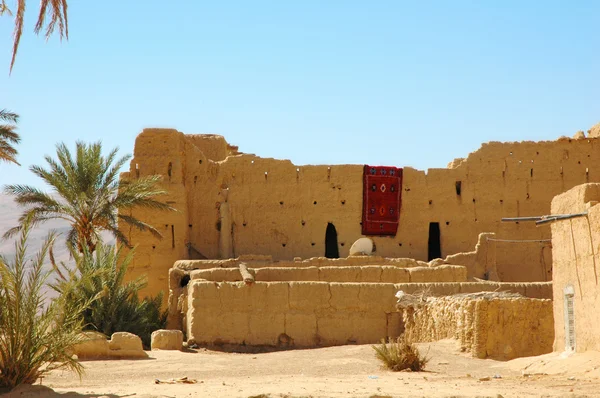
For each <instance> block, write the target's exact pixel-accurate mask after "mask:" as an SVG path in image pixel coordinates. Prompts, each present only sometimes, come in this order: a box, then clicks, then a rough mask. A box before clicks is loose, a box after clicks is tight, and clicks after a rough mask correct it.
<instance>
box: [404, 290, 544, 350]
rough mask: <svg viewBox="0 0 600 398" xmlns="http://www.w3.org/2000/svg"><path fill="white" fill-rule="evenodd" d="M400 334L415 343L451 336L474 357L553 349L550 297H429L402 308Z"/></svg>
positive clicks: (493, 295) (490, 295)
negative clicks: (401, 330) (547, 298)
mask: <svg viewBox="0 0 600 398" xmlns="http://www.w3.org/2000/svg"><path fill="white" fill-rule="evenodd" d="M403 322H404V327H405V333H406V335H407V337H408V338H409V339H411V340H412V341H415V342H427V341H436V340H441V339H446V338H455V339H457V340H458V341H459V342H460V344H461V349H462V350H463V351H470V352H471V354H472V355H473V356H474V357H477V358H493V359H499V360H509V359H513V358H517V357H525V356H534V355H541V354H546V353H549V352H551V351H552V344H553V341H554V318H553V314H552V300H541V299H531V298H523V297H512V298H503V297H498V296H497V294H495V293H492V294H489V295H485V294H484V295H480V296H479V297H475V298H474V297H471V296H464V295H462V296H449V297H441V298H428V299H427V301H426V303H425V304H424V305H422V306H418V307H416V308H415V307H409V308H406V309H405V310H404V313H403Z"/></svg>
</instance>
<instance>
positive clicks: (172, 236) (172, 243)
mask: <svg viewBox="0 0 600 398" xmlns="http://www.w3.org/2000/svg"><path fill="white" fill-rule="evenodd" d="M171 248H172V249H175V226H174V225H171Z"/></svg>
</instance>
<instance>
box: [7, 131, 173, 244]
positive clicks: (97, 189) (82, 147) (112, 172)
mask: <svg viewBox="0 0 600 398" xmlns="http://www.w3.org/2000/svg"><path fill="white" fill-rule="evenodd" d="M117 150H118V149H117V148H115V149H113V150H112V151H111V152H110V153H109V154H108V156H106V157H104V156H103V155H102V145H101V143H100V142H97V143H94V144H85V143H83V142H77V144H76V154H75V158H73V156H72V155H71V152H70V151H69V149H68V148H67V147H66V145H65V144H63V143H61V144H58V145H57V149H56V154H57V157H58V161H56V160H54V159H52V158H51V157H50V156H46V157H45V160H46V162H47V163H48V165H49V169H44V168H42V167H40V166H31V168H30V170H31V171H32V172H33V173H34V174H35V175H37V176H38V177H40V178H41V179H42V180H43V181H44V182H45V183H46V184H48V185H49V186H51V187H52V188H53V190H54V192H55V195H49V194H47V193H45V192H43V191H42V190H40V189H38V188H35V187H32V186H29V185H7V186H6V187H5V188H4V192H5V193H6V194H9V195H12V196H14V198H15V201H16V202H17V203H18V204H20V205H21V206H24V207H25V208H26V209H25V211H24V212H23V214H22V215H21V217H20V218H19V221H20V222H23V220H25V219H27V218H31V220H32V223H33V225H37V224H38V223H43V222H45V221H48V220H51V219H63V220H66V221H67V222H69V224H70V225H71V230H70V232H69V234H68V236H67V243H68V245H69V246H71V247H74V248H77V250H78V251H79V252H80V253H83V251H84V247H87V249H88V250H89V251H90V252H93V251H94V250H95V248H96V245H97V244H98V242H99V241H100V232H102V231H109V232H110V233H111V234H112V235H113V236H115V237H116V238H117V240H118V241H119V243H122V244H125V245H126V246H128V247H131V246H130V244H129V240H128V239H127V237H126V236H125V234H123V233H122V232H121V230H119V228H118V225H117V222H118V221H121V222H122V223H124V224H128V225H129V226H131V227H134V228H137V229H138V230H140V231H149V232H151V233H152V234H153V235H154V236H156V237H159V238H160V237H161V235H160V233H159V232H158V231H157V230H156V228H154V227H153V226H151V225H149V224H146V223H145V222H143V221H141V220H139V219H137V218H135V217H133V216H131V215H129V214H127V213H128V212H129V211H130V210H131V209H133V208H147V209H155V210H171V211H173V210H175V209H173V208H172V207H171V206H169V205H167V204H165V203H162V202H160V201H158V200H156V199H155V198H156V197H157V196H159V195H163V194H165V193H166V192H165V191H164V190H162V189H160V188H158V182H159V181H160V178H161V177H160V176H158V175H154V176H148V177H141V178H138V179H133V180H129V181H120V182H119V170H120V169H121V167H122V166H123V165H124V164H125V163H126V162H127V161H128V160H129V158H130V156H129V155H127V156H124V157H122V158H120V159H118V160H117V159H116V156H117ZM20 228H21V227H20V226H17V227H14V228H11V229H10V230H8V231H7V232H6V234H5V235H4V236H5V238H6V237H11V236H12V235H14V234H16V233H17V232H18V231H19V230H20Z"/></svg>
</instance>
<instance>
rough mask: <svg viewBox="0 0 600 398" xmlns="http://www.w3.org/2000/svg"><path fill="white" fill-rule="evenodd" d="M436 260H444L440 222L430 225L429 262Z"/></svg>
mask: <svg viewBox="0 0 600 398" xmlns="http://www.w3.org/2000/svg"><path fill="white" fill-rule="evenodd" d="M434 258H442V246H441V243H440V223H439V222H430V223H429V253H428V255H427V261H431V260H433V259H434Z"/></svg>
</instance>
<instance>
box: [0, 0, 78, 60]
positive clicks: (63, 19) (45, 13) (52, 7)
mask: <svg viewBox="0 0 600 398" xmlns="http://www.w3.org/2000/svg"><path fill="white" fill-rule="evenodd" d="M26 3H27V2H26V0H19V1H17V4H16V9H15V28H14V31H13V48H12V59H11V61H10V70H11V71H12V68H13V66H14V64H15V60H16V58H17V51H18V50H19V43H20V42H21V36H22V35H23V23H24V21H25V6H26ZM4 14H8V15H13V12H12V11H11V9H10V8H9V7H8V6H7V5H6V0H0V16H2V15H4ZM47 17H49V19H50V22H48V23H46V22H47V21H46V18H47ZM44 27H45V30H46V32H45V36H46V39H48V38H49V37H50V36H51V35H52V33H54V31H55V29H56V28H57V27H58V34H59V37H60V39H61V40H62V39H63V38H67V39H68V38H69V20H68V18H67V0H41V1H40V9H39V13H38V17H37V21H36V23H35V33H36V34H39V33H40V32H41V31H42V30H43V29H44Z"/></svg>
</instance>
